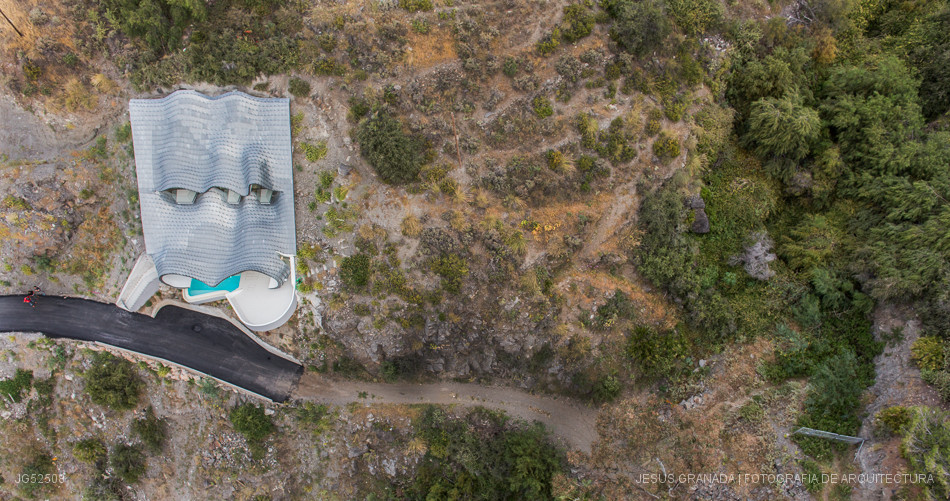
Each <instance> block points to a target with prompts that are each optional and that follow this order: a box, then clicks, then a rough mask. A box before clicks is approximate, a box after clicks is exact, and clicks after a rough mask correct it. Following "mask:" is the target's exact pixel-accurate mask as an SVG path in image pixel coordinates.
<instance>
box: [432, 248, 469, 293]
mask: <svg viewBox="0 0 950 501" xmlns="http://www.w3.org/2000/svg"><path fill="white" fill-rule="evenodd" d="M429 266H430V267H431V268H432V271H434V272H435V273H436V274H437V275H439V276H440V277H442V288H443V289H445V291H446V292H449V293H452V294H458V293H459V291H461V290H462V279H463V278H465V276H466V275H468V263H466V262H465V259H464V258H462V257H461V256H459V255H458V254H451V253H450V254H442V255H441V256H439V257H438V258H436V259H434V260H432V262H431V263H430V264H429Z"/></svg>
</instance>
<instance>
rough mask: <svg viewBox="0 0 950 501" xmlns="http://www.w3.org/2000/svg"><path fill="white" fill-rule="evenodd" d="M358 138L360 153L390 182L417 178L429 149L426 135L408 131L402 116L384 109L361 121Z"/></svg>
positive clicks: (403, 181) (401, 181)
mask: <svg viewBox="0 0 950 501" xmlns="http://www.w3.org/2000/svg"><path fill="white" fill-rule="evenodd" d="M356 139H357V141H358V142H359V144H360V154H362V155H363V157H364V158H365V159H366V161H367V162H368V163H369V164H370V165H372V166H373V169H374V170H375V171H376V173H377V174H379V177H380V178H381V179H382V180H383V181H384V182H386V183H390V184H403V183H409V182H412V181H415V180H416V179H417V178H418V175H419V169H421V168H422V164H423V163H424V162H425V159H426V155H427V153H428V145H427V143H426V142H425V141H424V140H423V139H422V138H420V137H417V136H415V135H411V134H407V133H406V132H404V131H403V127H402V124H401V123H400V122H399V120H397V119H395V118H393V117H392V116H391V115H389V113H387V112H386V111H382V110H381V111H379V112H377V113H376V114H374V115H372V116H370V117H369V118H367V119H365V120H363V121H362V122H361V123H360V125H359V128H358V129H357V133H356Z"/></svg>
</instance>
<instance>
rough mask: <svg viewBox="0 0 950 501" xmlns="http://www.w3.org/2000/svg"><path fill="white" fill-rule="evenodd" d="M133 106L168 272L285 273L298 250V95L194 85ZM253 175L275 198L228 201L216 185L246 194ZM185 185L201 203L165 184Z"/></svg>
mask: <svg viewBox="0 0 950 501" xmlns="http://www.w3.org/2000/svg"><path fill="white" fill-rule="evenodd" d="M129 115H130V116H131V122H132V142H133V146H134V147H135V168H136V174H137V176H138V185H139V203H140V205H141V208H142V230H143V233H144V235H145V248H146V252H147V253H148V254H149V255H150V256H152V259H153V260H154V261H155V266H156V268H157V270H158V274H159V276H162V275H166V274H177V275H184V276H187V277H192V278H197V279H198V280H201V281H202V282H204V283H206V284H209V285H216V284H217V283H219V282H220V281H221V280H224V279H225V278H227V277H229V276H231V275H234V274H237V273H240V272H242V271H247V270H254V271H258V272H261V273H264V274H265V275H268V276H270V277H272V278H274V279H276V280H277V281H279V282H283V281H284V280H286V279H287V277H288V276H289V275H290V269H289V266H288V264H287V262H286V261H285V260H282V259H280V257H279V254H278V253H283V254H288V255H290V254H294V252H295V251H296V236H295V227H294V196H293V193H294V190H293V168H292V158H291V153H292V151H291V144H290V101H289V100H288V99H262V98H256V97H252V96H249V95H247V94H244V93H241V92H229V93H227V94H224V95H221V96H217V97H208V96H205V95H203V94H199V93H198V92H195V91H190V90H187V91H177V92H175V93H173V94H171V95H169V96H166V97H164V98H161V99H132V100H130V101H129ZM252 184H253V185H259V186H262V187H264V188H268V189H272V190H274V191H275V194H274V197H273V199H272V201H271V203H270V204H269V205H263V204H260V203H258V202H257V201H256V200H254V199H253V198H244V199H242V200H241V202H240V203H239V204H228V203H227V202H226V201H225V196H223V195H222V194H221V193H220V192H218V191H217V190H213V189H212V188H216V187H217V188H225V189H229V190H232V191H235V192H237V193H240V194H241V195H242V196H244V197H247V195H248V194H249V193H250V189H249V188H250V186H251V185H252ZM176 188H183V189H187V190H191V191H195V192H197V193H199V195H198V197H197V200H195V203H194V204H193V205H179V204H176V203H175V199H174V197H173V196H171V195H169V194H168V193H163V192H165V191H166V190H172V189H176ZM209 190H211V191H209Z"/></svg>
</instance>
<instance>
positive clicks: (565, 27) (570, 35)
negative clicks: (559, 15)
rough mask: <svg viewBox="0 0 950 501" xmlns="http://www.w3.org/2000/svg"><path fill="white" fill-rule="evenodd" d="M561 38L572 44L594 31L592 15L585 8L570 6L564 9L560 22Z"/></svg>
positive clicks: (577, 5) (576, 5) (575, 5)
mask: <svg viewBox="0 0 950 501" xmlns="http://www.w3.org/2000/svg"><path fill="white" fill-rule="evenodd" d="M560 29H561V37H562V38H563V39H564V41H565V42H567V43H574V42H576V41H578V40H580V39H582V38H584V37H586V36H587V35H590V34H591V32H592V31H593V30H594V13H593V12H591V11H590V9H588V8H587V7H585V6H583V5H579V4H571V5H568V6H566V7H564V18H563V19H562V20H561V25H560Z"/></svg>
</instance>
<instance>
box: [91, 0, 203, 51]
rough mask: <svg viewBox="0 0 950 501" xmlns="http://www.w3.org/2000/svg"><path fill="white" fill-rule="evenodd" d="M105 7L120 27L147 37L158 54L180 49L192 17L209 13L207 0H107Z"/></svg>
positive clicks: (103, 6) (102, 6)
mask: <svg viewBox="0 0 950 501" xmlns="http://www.w3.org/2000/svg"><path fill="white" fill-rule="evenodd" d="M101 8H102V9H103V10H104V12H105V13H106V18H107V19H109V21H110V22H111V23H113V24H114V25H115V26H116V27H117V28H119V29H120V30H122V31H123V32H124V33H125V34H126V35H128V36H129V37H131V38H138V39H141V40H143V41H144V42H145V43H146V44H147V45H148V47H149V48H150V49H151V50H152V51H153V52H155V53H158V54H161V53H163V52H165V51H167V50H175V49H177V48H178V47H179V46H180V45H181V38H182V34H183V32H184V30H185V28H186V27H187V26H188V25H189V24H191V22H192V21H202V20H204V19H205V18H206V17H207V6H206V4H205V3H204V2H175V1H174V0H151V1H148V2H142V1H139V0H103V1H102V2H101Z"/></svg>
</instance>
